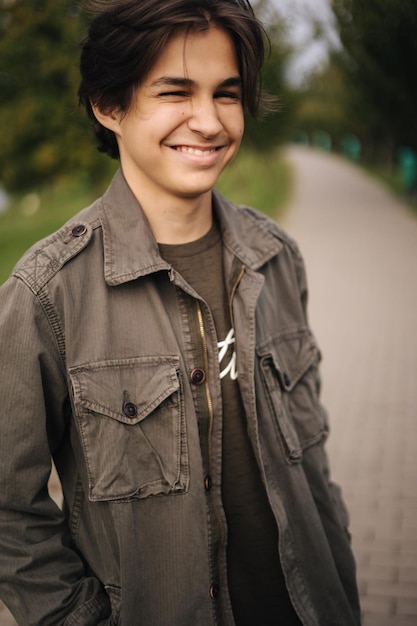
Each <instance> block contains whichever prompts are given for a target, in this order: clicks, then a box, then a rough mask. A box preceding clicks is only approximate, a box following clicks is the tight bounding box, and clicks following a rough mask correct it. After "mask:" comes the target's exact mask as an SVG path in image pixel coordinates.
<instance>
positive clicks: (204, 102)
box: [188, 97, 223, 139]
mask: <svg viewBox="0 0 417 626" xmlns="http://www.w3.org/2000/svg"><path fill="white" fill-rule="evenodd" d="M188 128H189V129H190V130H192V131H193V132H195V133H198V134H199V135H201V136H202V137H204V138H206V139H209V138H213V137H216V136H217V135H218V134H219V133H220V132H221V131H222V130H223V124H222V122H221V120H220V116H219V111H218V110H217V106H216V101H215V100H214V99H213V98H210V97H207V98H204V99H203V98H201V99H198V100H193V102H192V103H191V113H190V117H189V119H188Z"/></svg>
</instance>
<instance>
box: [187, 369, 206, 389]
mask: <svg viewBox="0 0 417 626" xmlns="http://www.w3.org/2000/svg"><path fill="white" fill-rule="evenodd" d="M190 380H191V382H192V383H193V384H194V385H201V384H203V383H204V381H205V380H206V373H205V371H204V370H202V369H201V367H196V368H194V369H193V371H192V372H191V374H190Z"/></svg>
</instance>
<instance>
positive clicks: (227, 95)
mask: <svg viewBox="0 0 417 626" xmlns="http://www.w3.org/2000/svg"><path fill="white" fill-rule="evenodd" d="M214 97H215V98H217V99H224V100H233V101H234V102H239V101H240V98H241V96H240V93H238V92H235V91H219V92H218V93H216V94H215V95H214Z"/></svg>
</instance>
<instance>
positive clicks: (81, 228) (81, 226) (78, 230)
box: [71, 224, 87, 237]
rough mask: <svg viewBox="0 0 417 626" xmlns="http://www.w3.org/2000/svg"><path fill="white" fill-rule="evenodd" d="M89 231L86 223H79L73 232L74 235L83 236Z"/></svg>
mask: <svg viewBox="0 0 417 626" xmlns="http://www.w3.org/2000/svg"><path fill="white" fill-rule="evenodd" d="M86 232H87V226H85V225H84V224H78V226H74V228H73V229H72V231H71V233H72V236H73V237H82V236H83V235H85V233H86Z"/></svg>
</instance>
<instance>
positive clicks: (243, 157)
mask: <svg viewBox="0 0 417 626" xmlns="http://www.w3.org/2000/svg"><path fill="white" fill-rule="evenodd" d="M289 185H290V173H289V168H288V166H287V165H286V164H285V163H284V162H283V160H282V159H281V157H280V155H279V153H276V154H269V155H259V154H255V153H253V152H249V151H242V152H241V153H240V154H239V156H238V157H237V158H236V160H235V161H234V162H233V163H231V165H230V166H229V167H228V168H227V169H226V171H225V172H224V173H223V174H222V176H221V179H220V180H219V184H218V186H217V187H218V189H219V191H220V192H221V193H222V194H224V195H225V196H227V197H228V198H230V199H231V200H233V201H234V202H236V203H238V204H248V205H250V206H253V207H256V208H258V209H260V210H262V211H264V212H265V213H267V214H269V215H271V216H273V217H277V216H278V214H279V210H280V209H281V208H282V207H283V206H284V204H285V201H286V199H287V196H288V192H289V191H288V190H289ZM101 191H104V189H103V190H101ZM99 193H100V192H99V191H97V190H92V189H89V188H88V186H87V185H86V183H85V182H83V181H81V180H74V179H69V180H66V181H61V182H60V183H59V184H58V185H55V186H54V187H51V188H48V189H43V190H40V191H38V192H35V193H33V194H27V195H24V196H16V197H14V198H12V202H11V205H10V206H9V208H8V210H7V211H6V212H5V213H3V214H2V215H0V284H1V283H2V282H4V281H5V280H6V278H7V277H8V276H9V275H10V272H11V271H12V269H13V267H14V265H15V264H16V262H17V261H18V260H19V258H20V257H21V256H22V255H23V253H24V252H25V251H26V250H27V249H28V248H29V247H30V246H31V245H32V244H34V243H35V242H36V241H39V239H42V238H43V237H46V236H47V235H49V234H50V233H52V232H54V231H55V230H57V229H58V228H59V227H60V226H62V224H64V223H65V222H66V221H67V220H68V219H70V218H71V217H72V216H73V215H74V214H75V213H77V211H79V210H81V209H82V208H84V207H85V206H87V205H88V204H90V203H91V202H92V201H93V200H94V199H95V198H96V197H97V196H98V195H99ZM37 204H38V208H36V205H37ZM34 209H36V210H34Z"/></svg>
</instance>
